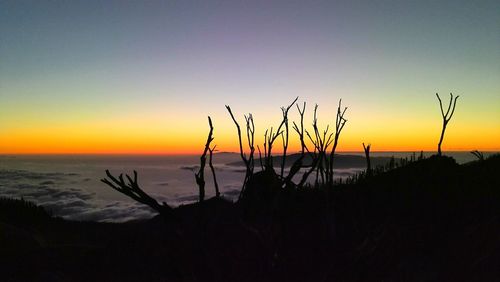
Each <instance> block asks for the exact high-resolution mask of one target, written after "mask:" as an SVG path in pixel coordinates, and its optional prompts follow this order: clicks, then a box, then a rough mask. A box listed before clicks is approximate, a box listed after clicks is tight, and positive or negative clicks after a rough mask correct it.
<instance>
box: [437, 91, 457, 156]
mask: <svg viewBox="0 0 500 282" xmlns="http://www.w3.org/2000/svg"><path fill="white" fill-rule="evenodd" d="M436 97H437V98H438V101H439V107H440V109H441V115H442V116H443V128H442V130H441V137H439V143H438V155H439V156H441V155H442V154H441V144H442V143H443V138H444V132H445V130H446V126H447V125H448V122H450V119H451V117H452V116H453V113H454V112H455V106H456V104H457V99H458V97H460V96H458V95H457V96H456V97H455V99H453V94H452V93H450V103H449V104H448V109H447V110H446V113H445V112H444V110H443V103H442V102H441V98H440V97H439V94H438V93H436ZM452 104H453V106H452ZM450 109H451V112H450Z"/></svg>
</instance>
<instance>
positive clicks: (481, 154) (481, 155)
mask: <svg viewBox="0 0 500 282" xmlns="http://www.w3.org/2000/svg"><path fill="white" fill-rule="evenodd" d="M470 153H471V154H473V155H474V156H475V157H476V158H477V159H478V160H479V161H484V155H483V153H481V152H479V151H478V150H474V151H471V152H470Z"/></svg>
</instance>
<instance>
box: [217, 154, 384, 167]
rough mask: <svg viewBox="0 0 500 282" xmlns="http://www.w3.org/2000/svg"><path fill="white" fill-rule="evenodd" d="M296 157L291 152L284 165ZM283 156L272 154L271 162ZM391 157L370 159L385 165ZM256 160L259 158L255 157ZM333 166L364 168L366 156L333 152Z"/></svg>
mask: <svg viewBox="0 0 500 282" xmlns="http://www.w3.org/2000/svg"><path fill="white" fill-rule="evenodd" d="M298 158H300V154H298V153H296V154H291V155H287V156H286V159H285V166H286V167H289V166H291V165H292V164H293V163H294V162H295V161H296V160H297V159H298ZM282 159H283V156H274V157H273V163H274V165H275V166H279V165H280V164H281V162H282ZM391 159H392V157H370V161H371V163H372V166H373V167H376V166H379V165H385V164H387V163H389V162H390V161H391ZM256 162H257V163H258V162H259V160H258V158H256ZM303 162H304V165H310V164H311V157H310V156H309V155H307V154H306V156H305V157H304V160H303ZM226 165H230V166H244V163H243V162H242V161H236V162H230V163H227V164H226ZM333 167H334V168H366V158H365V157H364V156H359V155H344V154H335V158H334V161H333Z"/></svg>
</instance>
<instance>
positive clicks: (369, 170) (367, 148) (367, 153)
mask: <svg viewBox="0 0 500 282" xmlns="http://www.w3.org/2000/svg"><path fill="white" fill-rule="evenodd" d="M370 148H371V144H368V146H365V143H363V149H364V150H365V156H366V175H368V176H370V175H371V174H372V166H371V161H370Z"/></svg>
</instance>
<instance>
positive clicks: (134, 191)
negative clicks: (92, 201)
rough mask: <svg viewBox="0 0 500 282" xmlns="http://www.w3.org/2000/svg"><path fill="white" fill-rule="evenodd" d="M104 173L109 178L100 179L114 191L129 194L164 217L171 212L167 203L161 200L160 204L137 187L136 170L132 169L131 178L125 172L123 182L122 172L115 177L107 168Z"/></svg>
mask: <svg viewBox="0 0 500 282" xmlns="http://www.w3.org/2000/svg"><path fill="white" fill-rule="evenodd" d="M106 175H107V177H108V178H109V179H108V178H103V179H101V181H102V182H104V183H106V184H107V185H108V186H110V187H111V188H113V189H115V190H116V191H118V192H120V193H122V194H125V195H127V196H129V197H130V198H132V199H134V200H136V201H137V202H139V203H142V204H145V205H147V206H149V207H151V208H152V209H153V210H155V211H157V212H158V213H159V214H160V215H162V216H164V217H167V216H169V215H170V214H171V213H172V208H171V207H170V206H169V205H167V203H165V202H163V203H162V204H159V203H158V202H157V201H156V200H155V199H153V198H152V197H151V196H149V195H148V194H147V193H146V192H144V191H143V190H142V189H141V188H140V187H139V184H138V182H137V171H135V170H134V178H133V179H132V177H130V176H129V175H128V174H125V177H126V178H127V182H125V180H124V178H123V174H120V176H118V178H116V177H114V176H113V175H112V174H111V173H110V172H109V170H106Z"/></svg>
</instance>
